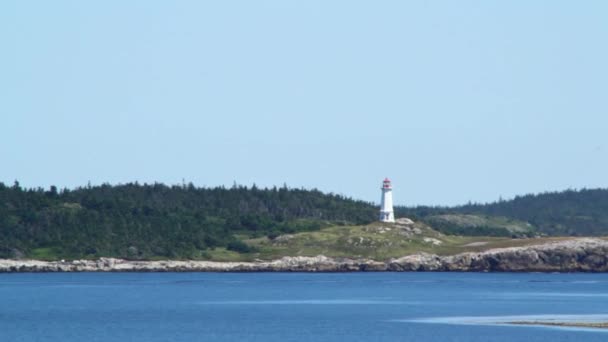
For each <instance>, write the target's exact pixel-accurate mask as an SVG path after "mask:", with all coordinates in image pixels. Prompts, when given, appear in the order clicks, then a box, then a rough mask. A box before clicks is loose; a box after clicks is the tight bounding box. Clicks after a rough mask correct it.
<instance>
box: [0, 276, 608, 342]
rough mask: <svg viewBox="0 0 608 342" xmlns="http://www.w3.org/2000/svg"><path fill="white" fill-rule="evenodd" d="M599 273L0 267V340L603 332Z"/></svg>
mask: <svg viewBox="0 0 608 342" xmlns="http://www.w3.org/2000/svg"><path fill="white" fill-rule="evenodd" d="M552 318H557V319H562V320H563V319H569V320H570V319H572V320H606V321H608V274H533V273H532V274H496V273H487V274H480V273H348V274H346V273H329V274H311V273H241V274H238V273H226V274H223V273H75V274H68V273H48V274H0V341H2V342H3V341H11V342H18V341H28V342H29V341H61V342H72V341H78V342H82V341H104V342H110V341H121V342H122V341H146V342H154V341H179V342H181V341H188V342H190V341H205V342H209V341H269V342H272V341H433V342H435V341H441V342H445V341H484V342H491V341H497V342H498V341H510V342H513V341H526V342H530V341H552V342H558V341H586V342H593V341H608V331H602V330H593V329H576V328H568V329H564V328H551V327H537V326H513V325H505V324H501V322H507V321H514V320H524V319H552Z"/></svg>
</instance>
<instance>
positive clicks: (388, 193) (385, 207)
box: [380, 178, 395, 222]
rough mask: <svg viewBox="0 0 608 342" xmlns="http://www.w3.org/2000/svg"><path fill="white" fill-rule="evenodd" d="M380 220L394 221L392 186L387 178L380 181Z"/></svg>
mask: <svg viewBox="0 0 608 342" xmlns="http://www.w3.org/2000/svg"><path fill="white" fill-rule="evenodd" d="M380 221H381V222H395V214H394V213H393V186H392V185H391V180H390V179H388V178H385V179H384V182H382V199H381V201H380Z"/></svg>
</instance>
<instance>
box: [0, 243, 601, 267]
mask: <svg viewBox="0 0 608 342" xmlns="http://www.w3.org/2000/svg"><path fill="white" fill-rule="evenodd" d="M356 271H396V272H400V271H438V272H444V271H460V272H608V241H606V240H602V239H598V238H578V239H570V240H564V241H559V242H551V243H546V244H540V245H531V246H525V247H510V248H497V249H490V250H487V251H484V252H479V253H473V252H468V253H461V254H456V255H451V256H438V255H434V254H428V253H417V254H412V255H408V256H404V257H401V258H393V259H390V260H386V261H376V260H371V259H349V258H328V257H326V256H322V255H320V256H316V257H300V256H296V257H283V258H281V259H278V260H274V261H255V262H214V261H171V260H166V261H131V260H123V259H115V258H100V259H98V260H74V261H38V260H13V259H0V272H356Z"/></svg>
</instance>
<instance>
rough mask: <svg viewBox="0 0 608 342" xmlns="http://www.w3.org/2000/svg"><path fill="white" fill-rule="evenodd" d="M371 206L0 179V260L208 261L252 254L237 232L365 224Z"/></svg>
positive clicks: (291, 195) (284, 190)
mask: <svg viewBox="0 0 608 342" xmlns="http://www.w3.org/2000/svg"><path fill="white" fill-rule="evenodd" d="M376 211H377V209H376V208H375V207H374V206H373V205H372V204H371V203H367V202H363V201H356V200H352V199H350V198H346V197H344V196H340V195H335V194H324V193H322V192H320V191H318V190H302V189H292V188H288V187H286V186H284V187H281V188H277V187H274V188H270V189H260V188H257V187H256V186H255V185H254V186H253V187H245V186H237V185H235V186H233V187H231V188H224V187H215V188H198V187H195V186H193V185H192V184H189V185H184V186H167V185H164V184H158V183H156V184H151V185H148V184H143V185H141V184H138V183H130V184H124V185H116V186H112V185H107V184H106V185H101V186H93V187H91V186H88V187H82V188H77V189H74V190H70V189H62V190H58V189H57V188H56V187H51V188H50V189H49V190H45V189H42V188H36V189H25V188H22V187H21V186H20V185H19V183H17V182H15V184H13V185H11V186H9V185H5V184H2V183H0V258H7V257H20V256H32V257H37V258H47V257H48V258H54V257H62V258H81V257H91V258H94V257H99V256H115V257H125V258H131V259H139V258H141V259H150V258H189V259H197V258H205V256H206V255H205V253H206V251H208V250H209V249H210V248H216V247H226V248H228V249H232V250H235V251H238V252H247V251H249V248H250V247H249V246H248V245H246V244H244V243H243V242H242V241H241V240H240V239H239V237H260V236H268V237H270V238H274V237H276V236H278V235H280V234H285V233H295V232H299V231H310V230H317V229H320V228H322V227H324V226H327V225H333V224H346V223H348V224H364V223H369V222H371V221H373V220H375V218H376Z"/></svg>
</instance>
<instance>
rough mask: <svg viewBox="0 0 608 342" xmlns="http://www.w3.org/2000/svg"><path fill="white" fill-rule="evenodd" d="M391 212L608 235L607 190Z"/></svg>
mask: <svg viewBox="0 0 608 342" xmlns="http://www.w3.org/2000/svg"><path fill="white" fill-rule="evenodd" d="M395 212H396V214H397V216H408V217H414V218H418V219H421V220H426V219H427V218H428V217H430V216H433V215H442V214H471V215H482V216H486V217H503V218H509V219H511V220H519V221H522V222H527V223H530V224H531V225H532V226H533V227H535V228H536V229H537V231H538V232H539V233H542V234H547V235H553V236H558V235H559V236H600V235H608V189H583V190H579V191H575V190H567V191H563V192H548V193H543V194H538V195H525V196H517V197H515V198H514V199H512V200H509V201H504V200H500V201H498V202H494V203H489V204H467V205H463V206H458V207H414V208H406V207H398V208H395Z"/></svg>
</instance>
